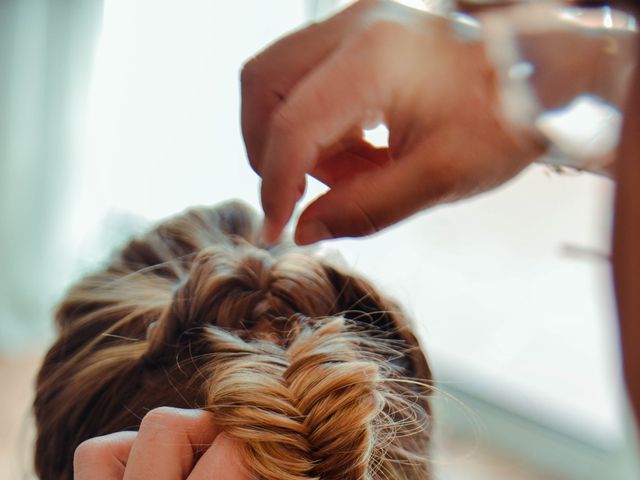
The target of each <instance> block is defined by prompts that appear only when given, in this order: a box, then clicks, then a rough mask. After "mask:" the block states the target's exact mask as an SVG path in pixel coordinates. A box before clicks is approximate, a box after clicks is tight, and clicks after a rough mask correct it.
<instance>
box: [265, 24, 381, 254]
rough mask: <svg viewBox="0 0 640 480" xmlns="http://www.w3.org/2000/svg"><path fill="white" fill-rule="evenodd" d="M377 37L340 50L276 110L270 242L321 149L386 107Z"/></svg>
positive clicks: (269, 178)
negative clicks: (376, 53)
mask: <svg viewBox="0 0 640 480" xmlns="http://www.w3.org/2000/svg"><path fill="white" fill-rule="evenodd" d="M376 40H379V39H377V38H376V37H375V36H371V35H360V36H359V37H357V38H355V39H354V41H352V42H350V43H349V44H347V45H345V47H343V48H342V49H339V50H337V51H336V52H335V53H333V54H332V55H331V56H330V57H329V58H328V59H327V60H326V61H325V62H324V63H323V64H322V65H320V66H319V67H318V68H317V69H316V70H314V71H313V72H312V73H310V74H309V76H308V77H307V78H305V79H303V80H302V81H301V82H300V84H299V85H298V86H296V88H295V89H294V90H293V91H292V93H291V95H290V96H289V98H288V99H287V100H286V101H285V102H284V103H283V104H282V105H281V106H280V107H279V108H278V109H277V110H276V111H275V112H274V114H273V117H272V119H271V124H270V128H269V135H268V139H267V144H266V147H265V154H264V161H263V165H262V172H261V173H262V186H261V198H262V207H263V209H264V212H265V226H264V231H263V236H264V238H265V240H266V241H267V242H274V241H275V240H277V238H278V237H279V236H280V234H281V232H282V230H283V229H284V227H285V225H286V224H287V222H288V220H289V218H290V217H291V214H292V213H293V209H294V207H295V204H296V202H297V200H298V193H299V185H300V184H301V183H303V182H304V178H305V175H306V174H307V173H308V172H310V171H311V170H312V169H313V167H314V166H315V164H316V162H317V159H318V155H319V153H320V152H321V151H322V150H323V149H325V148H327V147H329V146H330V145H332V144H334V143H335V142H337V141H338V140H340V138H341V137H343V136H344V135H346V134H348V133H349V132H350V131H351V130H352V129H353V127H355V126H360V125H362V124H363V123H364V122H366V120H367V119H368V118H370V117H371V116H378V115H379V113H378V112H381V111H384V110H385V108H386V105H387V103H388V100H389V98H390V96H391V90H392V89H391V88H389V87H390V85H389V84H388V83H389V82H388V81H387V79H385V78H384V69H383V68H381V62H379V61H377V59H376V58H375V56H374V55H375V48H374V47H373V45H375V42H376ZM385 84H386V85H385ZM383 85H384V87H385V88H382V86H383Z"/></svg>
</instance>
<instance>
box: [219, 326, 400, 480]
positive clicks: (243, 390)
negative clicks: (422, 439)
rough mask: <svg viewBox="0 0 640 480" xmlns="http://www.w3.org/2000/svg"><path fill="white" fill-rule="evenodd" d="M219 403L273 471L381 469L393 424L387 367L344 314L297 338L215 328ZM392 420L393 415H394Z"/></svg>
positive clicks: (278, 478) (323, 474) (229, 426)
mask: <svg viewBox="0 0 640 480" xmlns="http://www.w3.org/2000/svg"><path fill="white" fill-rule="evenodd" d="M209 335H210V336H211V341H212V342H213V350H214V351H215V352H216V354H215V356H216V360H215V361H214V362H213V365H212V367H211V368H212V370H213V371H212V372H211V375H209V378H215V379H216V380H215V381H213V382H211V383H210V385H209V399H208V400H209V402H208V403H209V408H210V410H211V411H213V412H214V414H215V416H216V419H217V421H218V422H219V423H220V425H221V426H222V428H223V429H225V430H226V431H227V432H228V433H229V434H230V435H232V436H234V437H236V438H238V439H240V440H242V441H243V442H244V444H245V445H246V447H245V455H244V457H245V460H246V462H247V465H248V466H249V467H250V468H252V469H253V470H254V471H255V472H256V473H257V474H258V475H259V476H260V478H264V479H266V480H309V479H322V480H332V479H336V480H337V479H346V480H350V479H353V480H356V479H365V478H374V476H373V475H372V473H373V471H374V470H375V469H376V468H377V467H378V466H379V465H376V462H371V461H370V459H372V458H376V459H378V460H377V461H378V462H379V461H380V459H381V458H382V459H384V452H383V451H375V452H374V450H381V449H382V448H383V447H384V443H385V441H384V439H383V438H382V437H384V436H388V435H389V432H388V431H385V427H387V429H388V428H389V427H390V426H391V424H390V421H389V420H388V416H387V415H386V414H385V396H384V394H383V391H384V376H383V372H382V369H381V367H380V366H379V365H378V364H377V363H376V362H375V361H373V359H372V358H368V355H367V354H365V353H364V351H363V350H362V349H361V348H360V346H359V345H358V339H357V337H356V336H355V335H354V334H353V333H351V332H349V331H348V329H347V328H346V327H345V322H344V320H343V319H341V318H334V319H331V320H328V321H327V322H326V323H324V324H323V325H321V326H320V327H318V328H312V327H309V326H303V327H302V328H301V331H300V333H299V335H298V336H297V338H296V339H295V340H293V342H292V343H291V344H290V345H289V347H288V348H286V349H282V348H278V347H275V346H274V345H273V344H269V343H260V342H252V343H247V342H244V341H242V340H240V339H239V338H237V337H235V336H233V335H231V334H229V333H227V332H224V331H221V330H218V329H212V330H211V331H210V332H209ZM385 423H387V425H385Z"/></svg>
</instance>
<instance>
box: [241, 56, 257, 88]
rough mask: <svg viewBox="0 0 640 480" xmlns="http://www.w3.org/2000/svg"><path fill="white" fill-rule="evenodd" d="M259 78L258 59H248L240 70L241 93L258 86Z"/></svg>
mask: <svg viewBox="0 0 640 480" xmlns="http://www.w3.org/2000/svg"><path fill="white" fill-rule="evenodd" d="M259 77H260V60H259V57H253V58H251V59H249V60H248V61H247V62H245V64H244V65H243V66H242V69H241V70H240V85H241V87H242V91H248V90H252V89H253V88H254V87H255V86H256V85H257V84H258V80H257V79H258V78H259Z"/></svg>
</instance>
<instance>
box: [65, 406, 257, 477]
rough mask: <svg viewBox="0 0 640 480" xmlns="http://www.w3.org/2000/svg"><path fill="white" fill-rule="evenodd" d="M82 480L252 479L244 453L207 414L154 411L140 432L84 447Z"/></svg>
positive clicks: (79, 453) (78, 473)
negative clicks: (220, 431) (244, 465)
mask: <svg viewBox="0 0 640 480" xmlns="http://www.w3.org/2000/svg"><path fill="white" fill-rule="evenodd" d="M74 478H75V479H76V480H95V479H99V480H142V479H149V478H153V479H155V480H177V479H185V478H186V479H187V480H205V479H207V480H212V479H213V480H215V479H225V480H249V479H251V478H252V477H251V476H250V475H249V473H248V472H247V471H246V470H245V469H244V468H243V467H242V464H241V462H240V457H239V449H238V446H237V445H236V443H235V441H234V440H232V439H231V438H230V437H228V436H226V435H224V434H219V431H218V430H217V429H216V425H215V419H214V418H213V415H212V414H211V413H209V412H205V411H203V410H185V409H179V408H169V407H161V408H156V409H154V410H151V411H150V412H149V413H148V414H147V415H146V416H145V417H144V419H143V420H142V424H141V426H140V430H139V431H138V432H117V433H112V434H110V435H104V436H102V437H96V438H92V439H90V440H87V441H85V442H83V443H82V444H80V445H79V446H78V448H77V449H76V452H75V456H74Z"/></svg>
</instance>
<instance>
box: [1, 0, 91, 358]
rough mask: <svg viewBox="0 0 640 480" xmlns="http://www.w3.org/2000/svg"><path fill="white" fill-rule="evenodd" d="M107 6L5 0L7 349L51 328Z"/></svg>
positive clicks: (74, 0)
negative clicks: (93, 65) (92, 69)
mask: <svg viewBox="0 0 640 480" xmlns="http://www.w3.org/2000/svg"><path fill="white" fill-rule="evenodd" d="M101 14H102V0H3V1H2V2H0V272H1V273H0V352H2V351H5V350H7V349H16V348H20V347H21V346H23V345H24V344H26V343H31V342H32V341H33V339H34V336H38V335H39V334H40V333H41V332H44V331H46V327H47V326H48V325H49V324H50V322H51V320H50V314H49V307H50V305H51V301H52V299H53V298H54V297H55V295H56V286H57V285H58V284H59V283H58V280H57V279H59V278H60V275H63V274H64V271H65V268H66V267H65V265H66V264H67V258H66V256H67V254H68V253H69V252H68V249H65V248H63V247H64V245H61V241H60V239H61V237H60V235H59V232H60V231H61V230H62V229H63V228H64V226H63V222H64V218H65V216H64V211H65V210H66V209H67V208H68V207H69V202H70V201H71V199H70V198H69V197H68V196H67V192H68V191H69V185H70V181H72V178H73V175H72V172H73V165H74V162H76V160H77V155H78V151H79V139H81V138H82V135H81V134H79V132H81V130H82V125H83V122H84V120H83V119H84V114H85V102H84V100H85V98H86V93H87V87H88V84H89V81H88V79H89V74H90V67H91V58H92V51H93V48H94V44H95V39H96V38H97V34H98V31H99V27H100V18H101Z"/></svg>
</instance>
